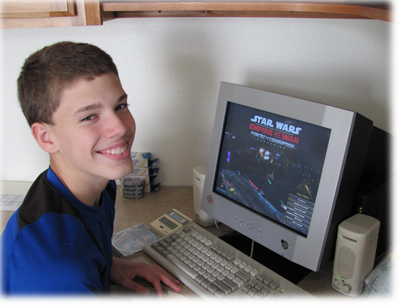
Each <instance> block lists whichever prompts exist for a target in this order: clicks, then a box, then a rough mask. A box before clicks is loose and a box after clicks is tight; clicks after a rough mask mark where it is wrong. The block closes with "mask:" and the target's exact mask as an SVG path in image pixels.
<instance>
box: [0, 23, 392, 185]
mask: <svg viewBox="0 0 400 305" xmlns="http://www.w3.org/2000/svg"><path fill="white" fill-rule="evenodd" d="M391 26H392V24H391V23H387V22H383V21H376V20H330V19H278V18H148V19H121V20H114V21H107V22H105V23H104V25H103V26H98V27H74V28H45V29H12V30H0V31H1V34H2V39H1V41H2V52H3V57H2V64H1V65H2V66H1V73H2V82H1V83H2V88H1V102H0V103H1V107H2V108H1V127H2V133H1V147H0V151H1V155H0V160H1V176H0V180H14V181H32V180H34V179H35V178H36V176H37V175H38V174H39V173H40V172H42V171H43V170H44V169H46V168H47V167H48V162H49V161H48V156H47V155H46V153H44V152H43V151H41V149H40V148H38V146H37V145H36V143H35V142H34V140H33V138H32V137H31V135H30V130H29V127H28V125H27V123H26V121H25V118H24V117H23V115H22V113H21V110H20V108H19V105H18V101H17V97H16V79H17V77H18V74H19V69H20V67H21V65H22V63H23V61H24V59H25V58H26V57H27V56H28V55H29V54H31V53H32V52H34V51H36V50H38V49H40V48H41V47H43V46H44V45H48V44H51V43H54V42H57V41H60V40H73V41H83V42H89V43H93V44H96V45H98V46H99V47H101V48H103V49H104V50H105V51H107V52H108V53H109V54H110V55H111V56H112V57H113V58H114V60H115V62H116V64H117V66H118V68H119V71H120V76H121V79H122V84H123V86H124V89H125V91H126V92H127V93H128V95H129V102H130V104H131V111H132V113H133V115H134V117H135V119H136V122H137V136H136V140H135V143H134V146H133V149H134V150H136V151H151V152H152V154H153V156H154V157H159V158H160V162H159V166H160V175H159V179H158V180H159V181H160V182H162V184H163V185H172V186H190V185H192V168H193V167H195V166H197V165H200V164H204V163H205V162H206V160H207V154H208V148H209V140H210V136H211V129H212V122H213V116H214V108H215V103H216V100H217V95H218V88H219V83H220V81H227V82H232V83H238V84H242V85H247V86H253V87H256V88H259V89H265V90H270V91H274V92H277V93H282V94H287V95H293V96H296V97H299V98H305V99H310V100H314V101H318V102H322V103H326V104H329V105H334V106H338V107H342V108H346V109H350V110H353V111H358V112H360V113H361V114H363V115H364V116H367V117H369V118H370V119H372V120H373V121H374V123H375V125H376V126H378V127H380V128H382V129H384V130H386V131H389V132H391V126H390V122H389V117H390V116H389V113H390V111H391V105H390V97H391V96H390V74H391V62H390V53H391V45H390V43H391V42H390V40H391Z"/></svg>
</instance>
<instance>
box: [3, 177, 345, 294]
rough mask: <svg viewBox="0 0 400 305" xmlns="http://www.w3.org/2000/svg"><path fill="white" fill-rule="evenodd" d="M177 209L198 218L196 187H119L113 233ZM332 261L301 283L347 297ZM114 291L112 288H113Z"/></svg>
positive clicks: (5, 217) (137, 257) (138, 256)
mask: <svg viewBox="0 0 400 305" xmlns="http://www.w3.org/2000/svg"><path fill="white" fill-rule="evenodd" d="M2 186H3V193H6V190H7V191H8V190H10V191H8V192H7V193H8V194H25V193H24V192H26V190H27V187H29V185H25V184H22V185H21V186H18V187H17V188H14V185H11V186H12V187H10V186H9V185H4V184H3V185H2ZM172 208H175V209H177V210H179V211H180V212H182V213H183V214H185V215H186V216H188V217H190V218H191V219H192V220H194V219H195V216H194V208H193V190H192V188H191V187H166V186H162V187H161V188H160V190H159V191H158V192H156V193H150V194H146V196H145V197H144V198H142V199H126V198H124V197H123V196H122V194H121V192H120V190H119V189H118V190H117V200H116V205H115V210H116V213H115V221H114V232H119V231H122V230H124V229H127V228H129V227H132V226H134V225H138V224H141V223H144V224H146V225H149V224H150V223H151V222H152V221H153V220H154V219H156V218H157V217H159V216H161V215H163V214H165V213H166V212H168V211H170V210H171V209H172ZM12 213H13V212H10V211H1V213H0V219H1V232H3V230H4V228H5V225H6V222H7V221H8V219H9V218H10V216H11V215H12ZM219 228H220V229H218V228H217V227H215V226H213V227H211V228H207V230H209V231H210V232H211V233H213V234H214V235H216V236H221V235H224V234H226V233H227V232H231V231H232V230H231V229H230V228H229V227H227V226H225V225H220V226H219ZM130 259H131V260H135V261H143V262H146V263H148V264H156V262H155V261H153V260H152V259H151V258H150V257H149V256H147V255H146V254H145V253H143V252H140V253H137V254H136V255H134V256H132V257H131V258H130ZM332 268H333V262H331V263H330V264H328V265H327V266H326V267H324V268H322V269H321V270H320V271H319V272H312V273H310V274H309V275H308V276H307V277H305V278H304V279H303V280H302V281H301V282H300V283H299V284H298V286H299V287H301V288H302V289H304V290H306V291H308V292H309V293H311V294H313V295H315V296H317V297H339V298H345V299H348V297H346V296H345V295H343V294H341V293H339V292H337V291H336V290H334V289H333V288H331V276H332ZM182 288H183V291H182V294H183V295H185V296H188V297H190V298H196V297H197V295H196V294H194V292H192V291H191V290H190V289H189V288H187V287H185V286H183V284H182ZM112 291H113V290H112ZM114 292H116V293H123V294H125V293H126V291H125V290H123V289H120V290H119V289H118V288H116V289H115V290H114Z"/></svg>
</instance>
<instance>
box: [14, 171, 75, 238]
mask: <svg viewBox="0 0 400 305" xmlns="http://www.w3.org/2000/svg"><path fill="white" fill-rule="evenodd" d="M47 172H48V170H46V171H44V172H43V173H41V174H40V175H39V176H38V178H37V179H36V180H35V182H33V184H32V186H31V188H30V189H29V191H28V193H27V194H26V196H25V199H24V201H23V203H22V205H21V207H20V208H19V212H18V223H19V230H22V229H23V228H24V227H25V226H27V225H30V224H32V223H35V222H36V221H38V220H39V219H40V218H41V217H42V216H44V215H45V214H47V213H52V212H55V213H59V214H66V215H71V216H75V217H77V218H79V219H80V218H81V217H80V215H79V212H78V210H77V209H76V208H75V207H74V206H72V205H71V204H70V203H69V202H68V201H67V200H66V199H65V198H64V197H63V196H61V194H60V193H59V191H58V190H57V189H56V188H55V187H54V186H53V185H52V184H51V183H50V181H49V180H48V178H47Z"/></svg>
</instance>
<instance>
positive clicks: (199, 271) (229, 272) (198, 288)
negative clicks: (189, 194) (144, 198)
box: [144, 222, 314, 299]
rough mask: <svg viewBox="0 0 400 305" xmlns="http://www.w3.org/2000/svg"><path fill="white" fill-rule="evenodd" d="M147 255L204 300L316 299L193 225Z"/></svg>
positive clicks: (149, 249) (147, 249)
mask: <svg viewBox="0 0 400 305" xmlns="http://www.w3.org/2000/svg"><path fill="white" fill-rule="evenodd" d="M144 252H145V253H147V254H148V255H149V256H150V257H151V258H153V259H154V260H155V261H156V262H157V263H158V264H160V265H161V266H162V267H164V268H165V269H166V270H168V271H169V272H170V273H171V274H173V275H174V276H176V277H177V278H178V279H179V280H180V281H182V282H183V283H184V284H185V285H186V286H187V287H189V288H190V289H191V290H192V291H194V292H195V293H196V294H197V295H199V296H200V297H201V298H203V299H209V298H214V299H215V298H228V299H229V298H251V299H265V298H270V299H277V298H279V299H280V298H283V299H285V298H291V297H299V296H304V297H312V298H314V297H313V296H312V295H311V294H309V293H308V292H306V291H305V290H303V289H301V288H300V287H298V286H296V285H295V284H293V283H291V282H290V281H288V280H286V279H285V278H283V277H281V276H279V275H278V274H277V273H275V272H273V271H272V270H270V269H268V268H267V267H265V266H263V265H261V264H260V263H258V262H257V261H255V260H254V259H252V258H250V257H249V256H247V255H246V254H244V253H242V252H240V251H238V250H237V249H236V248H234V247H232V246H231V245H229V244H227V243H226V242H224V241H223V240H221V239H220V238H218V237H216V236H215V235H213V234H212V233H210V232H208V231H206V230H205V229H204V228H202V227H200V226H199V225H197V224H196V223H194V222H190V223H189V224H187V225H186V226H184V227H183V228H181V229H179V230H178V231H176V232H174V233H172V234H170V235H167V236H165V237H163V238H161V239H159V240H157V241H155V242H153V243H151V244H148V245H146V246H145V247H144Z"/></svg>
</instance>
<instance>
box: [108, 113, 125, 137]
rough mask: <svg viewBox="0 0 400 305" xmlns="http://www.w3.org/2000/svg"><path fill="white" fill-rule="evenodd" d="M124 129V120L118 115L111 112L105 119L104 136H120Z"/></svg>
mask: <svg viewBox="0 0 400 305" xmlns="http://www.w3.org/2000/svg"><path fill="white" fill-rule="evenodd" d="M126 129H127V127H126V125H125V123H124V121H123V120H122V119H121V118H120V117H119V116H118V115H116V114H112V115H110V116H109V117H108V119H107V122H106V125H105V131H104V136H105V137H106V138H115V137H120V136H123V135H124V134H125V133H126Z"/></svg>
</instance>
